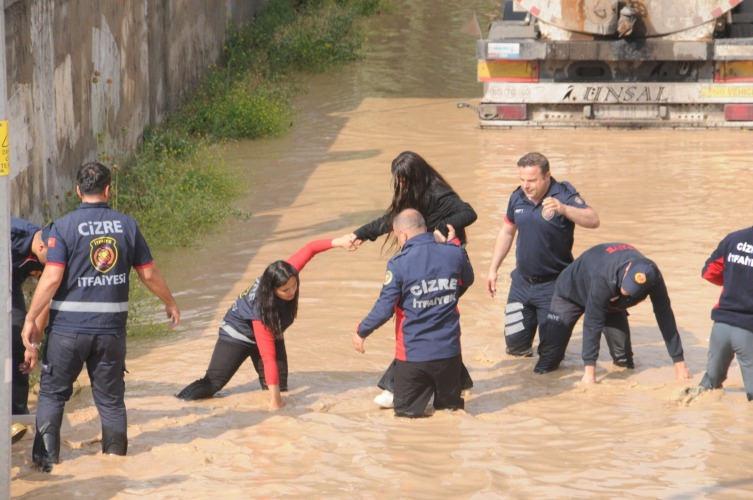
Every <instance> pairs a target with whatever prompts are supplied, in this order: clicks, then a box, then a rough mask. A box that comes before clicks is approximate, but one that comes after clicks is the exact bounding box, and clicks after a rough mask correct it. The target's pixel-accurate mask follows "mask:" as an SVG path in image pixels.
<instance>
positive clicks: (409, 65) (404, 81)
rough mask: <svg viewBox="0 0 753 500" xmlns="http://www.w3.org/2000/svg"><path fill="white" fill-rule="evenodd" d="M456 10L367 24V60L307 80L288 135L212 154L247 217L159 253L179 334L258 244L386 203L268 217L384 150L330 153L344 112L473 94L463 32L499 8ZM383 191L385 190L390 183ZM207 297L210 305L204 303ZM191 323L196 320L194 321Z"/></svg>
mask: <svg viewBox="0 0 753 500" xmlns="http://www.w3.org/2000/svg"><path fill="white" fill-rule="evenodd" d="M460 4H461V3H456V2H447V3H446V4H444V5H443V6H442V8H437V6H436V5H435V4H434V3H432V2H425V1H421V0H408V1H406V2H400V5H399V6H396V7H394V8H393V10H394V11H395V12H390V13H387V14H383V15H380V16H377V17H375V18H371V19H369V21H368V28H367V29H368V34H367V37H366V41H365V43H364V53H365V58H364V59H363V60H362V61H359V62H356V63H353V64H350V65H347V66H345V67H342V68H339V69H336V70H333V71H330V72H328V73H326V74H323V75H313V76H310V77H307V78H308V80H307V83H306V90H305V93H304V94H303V95H301V96H300V97H299V98H297V100H296V116H295V124H294V125H293V127H292V128H291V129H290V131H289V132H288V133H287V134H286V135H284V136H283V137H279V138H271V139H262V140H256V141H245V142H244V141H241V142H237V143H231V144H228V145H227V146H225V147H223V148H222V149H221V150H220V151H219V152H218V154H219V156H221V157H222V158H223V160H224V161H225V163H227V164H228V166H229V167H230V168H231V169H233V171H234V172H237V175H238V182H239V184H243V185H246V186H247V193H246V194H245V195H244V196H243V197H242V198H241V199H240V200H238V202H237V204H236V206H237V207H238V208H240V209H241V210H245V211H248V212H250V213H251V217H250V218H249V219H248V220H230V221H228V222H226V223H224V224H223V225H222V226H221V227H219V228H217V230H216V232H215V233H214V234H212V235H210V236H209V237H207V238H202V239H200V240H199V241H197V245H198V246H200V248H193V249H186V250H177V251H171V252H167V253H163V254H162V255H159V256H158V263H159V264H160V266H161V267H162V268H163V272H164V274H165V275H166V277H167V279H168V282H169V283H170V286H171V288H172V289H173V290H174V291H175V292H177V294H178V299H179V304H180V306H181V308H182V309H183V310H184V311H185V313H186V319H187V320H188V321H187V322H186V325H185V326H184V327H183V328H186V327H187V328H188V329H189V330H191V331H192V333H194V334H195V332H196V330H197V329H200V328H202V327H205V326H208V325H207V324H206V321H207V318H209V317H211V316H212V315H213V314H215V311H216V309H217V307H218V303H219V302H218V301H219V300H221V299H222V298H223V297H224V295H225V293H227V291H228V288H229V286H230V283H229V282H227V281H226V280H224V281H222V282H221V283H217V280H216V279H215V277H216V276H220V275H223V276H240V275H241V274H242V273H243V271H244V269H245V267H246V265H247V263H248V261H249V260H251V259H253V258H254V256H255V255H256V254H257V252H258V250H259V249H260V248H261V247H262V246H264V245H266V244H268V243H283V242H285V241H287V240H290V239H294V238H302V237H306V238H310V237H316V236H323V235H324V234H330V233H334V234H337V233H338V232H346V231H352V230H353V229H355V228H356V227H358V226H360V225H362V224H364V223H366V222H368V221H370V220H372V219H373V218H374V217H376V216H378V215H379V214H380V213H381V212H382V210H383V208H384V207H374V210H373V211H363V212H352V211H348V210H347V208H346V207H343V208H342V210H343V211H342V212H339V213H337V212H335V213H332V219H331V220H330V221H328V222H326V223H319V224H314V225H311V226H306V227H303V228H300V230H294V229H288V230H285V232H278V225H279V222H280V218H281V216H280V215H279V214H278V213H274V214H270V213H269V212H279V211H280V210H284V209H285V208H286V207H289V206H290V205H291V204H292V203H293V202H294V201H295V200H296V198H297V197H298V195H299V194H300V193H301V191H302V190H303V188H304V186H305V184H306V182H307V180H308V179H309V177H310V176H311V174H312V173H313V172H314V171H315V170H316V169H317V168H318V167H319V166H320V165H321V164H323V163H329V162H347V161H353V160H363V159H370V158H374V157H377V156H379V155H381V154H382V153H383V151H382V150H380V149H375V148H367V149H362V150H346V151H331V148H332V145H333V144H334V142H335V140H336V139H337V138H338V136H339V134H340V133H341V132H342V130H343V129H344V127H345V126H346V124H347V122H348V119H349V118H348V117H347V116H344V115H346V114H347V113H350V112H352V111H354V110H357V109H358V108H359V106H360V105H361V103H362V102H363V100H364V99H367V98H373V97H377V98H379V97H401V98H457V99H468V98H474V97H478V96H479V95H480V93H481V86H480V84H478V83H477V82H476V79H475V72H476V67H475V65H476V61H475V57H474V54H475V36H473V35H471V34H469V33H468V32H467V25H468V21H469V20H470V19H471V18H472V16H473V13H474V11H475V12H477V13H479V15H480V16H481V19H482V20H483V19H486V18H487V17H490V16H491V15H492V14H493V13H494V12H495V11H496V9H497V8H498V2H496V1H491V0H473V1H471V2H462V5H460ZM401 13H402V14H401ZM405 13H408V14H409V15H405ZM482 24H483V21H482ZM439 40H441V43H438V41H439ZM460 47H462V49H460ZM397 153H399V151H395V152H394V154H397ZM389 155H390V156H392V155H393V152H389ZM373 168H378V169H385V170H386V169H388V168H389V164H388V163H385V164H375V165H374V167H373ZM355 177H357V173H354V178H355ZM336 189H347V182H346V183H345V184H343V185H341V186H338V187H337V188H333V192H332V196H333V197H336V196H337V190H336ZM383 189H384V190H385V193H388V191H387V190H388V189H389V186H388V185H385V186H384V187H383ZM312 208H314V207H312ZM281 248H282V250H281V252H282V255H280V256H279V257H278V258H285V256H286V255H288V253H292V251H294V250H295V249H294V248H290V247H289V246H281ZM225 256H233V257H234V258H223V257H225ZM187 262H191V263H192V264H193V265H192V268H191V272H186V263H187ZM261 271H262V269H261V268H260V269H259V273H261ZM213 296H216V297H217V300H216V301H214V300H212V299H211V297H213ZM199 319H203V320H204V322H202V323H201V324H194V323H193V322H194V320H199ZM197 327H198V328H197ZM171 341H172V340H171ZM161 344H162V342H160V341H157V342H147V343H143V344H142V345H139V346H135V347H136V349H135V350H134V353H133V354H135V355H141V354H142V353H144V352H147V351H149V350H150V349H152V348H153V347H154V346H156V345H161Z"/></svg>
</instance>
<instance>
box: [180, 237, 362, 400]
mask: <svg viewBox="0 0 753 500" xmlns="http://www.w3.org/2000/svg"><path fill="white" fill-rule="evenodd" d="M349 246H350V241H349V236H348V235H346V236H342V237H340V238H335V239H333V240H315V241H312V242H309V243H308V244H307V245H305V246H304V247H303V248H301V249H300V250H298V251H297V252H296V253H295V254H293V256H291V257H290V258H289V259H287V260H277V261H275V262H272V263H271V264H270V265H269V266H267V268H266V269H265V270H264V273H263V274H262V275H261V277H259V278H257V279H256V281H254V282H253V283H252V284H251V286H249V287H248V288H247V289H246V290H245V291H244V292H243V293H241V294H240V296H239V297H238V298H237V299H236V300H235V302H234V303H233V305H232V306H231V307H230V309H228V311H227V313H225V317H224V319H223V320H222V323H220V330H219V338H218V339H217V343H216V344H215V346H214V352H213V353H212V359H211V360H210V361H209V368H207V371H206V374H205V375H204V377H203V378H200V379H199V380H196V381H194V382H192V383H191V384H189V385H188V386H186V387H185V388H184V389H183V390H182V391H180V392H179V393H178V394H176V397H178V398H180V399H185V400H194V399H204V398H211V397H212V396H214V394H215V393H216V392H217V391H219V390H220V389H222V388H223V387H224V386H225V384H227V383H228V381H230V378H231V377H232V376H233V375H234V374H235V372H236V371H238V368H239V367H240V366H241V364H243V362H244V361H245V360H246V358H248V357H251V359H252V361H253V363H254V368H255V369H256V372H257V373H258V374H259V383H260V384H261V387H262V389H269V396H270V407H271V408H272V409H274V410H276V409H279V408H281V407H282V406H283V405H284V403H283V401H282V397H281V396H280V391H286V390H287V378H288V366H287V355H286V352H285V340H284V338H283V333H284V332H285V330H286V329H287V328H288V327H289V326H290V325H292V324H293V321H295V318H296V313H297V312H298V294H299V285H300V281H299V278H298V275H299V273H300V272H301V270H303V267H304V266H305V265H306V264H307V263H308V261H310V260H311V259H312V258H313V257H314V255H316V254H318V253H320V252H324V251H326V250H329V249H331V248H333V247H340V248H348V247H349Z"/></svg>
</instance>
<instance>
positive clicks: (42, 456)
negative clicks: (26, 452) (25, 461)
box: [31, 430, 60, 472]
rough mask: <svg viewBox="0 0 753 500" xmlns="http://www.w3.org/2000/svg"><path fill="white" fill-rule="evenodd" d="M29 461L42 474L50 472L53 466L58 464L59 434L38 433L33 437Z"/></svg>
mask: <svg viewBox="0 0 753 500" xmlns="http://www.w3.org/2000/svg"><path fill="white" fill-rule="evenodd" d="M31 460H32V462H33V463H34V465H35V466H36V467H37V468H38V469H39V470H40V471H42V472H52V466H53V464H58V463H60V433H59V432H51V431H49V430H48V431H47V432H44V433H42V432H39V431H37V433H36V434H35V435H34V445H33V446H32V450H31Z"/></svg>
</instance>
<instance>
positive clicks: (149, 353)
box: [12, 0, 753, 498]
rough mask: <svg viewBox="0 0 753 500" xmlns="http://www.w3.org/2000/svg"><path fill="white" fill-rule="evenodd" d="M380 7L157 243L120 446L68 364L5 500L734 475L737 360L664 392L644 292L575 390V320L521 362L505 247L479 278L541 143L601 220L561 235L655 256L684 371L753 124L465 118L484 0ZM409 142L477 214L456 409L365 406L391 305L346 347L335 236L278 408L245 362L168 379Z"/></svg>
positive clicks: (330, 225)
mask: <svg viewBox="0 0 753 500" xmlns="http://www.w3.org/2000/svg"><path fill="white" fill-rule="evenodd" d="M461 3H462V4H463V6H462V7H460V6H457V5H456V4H461ZM399 4H400V5H399V6H398V7H396V8H395V10H394V11H393V12H392V13H388V14H385V15H383V16H381V17H379V18H377V19H375V20H373V21H372V22H371V25H372V30H373V34H372V35H370V37H369V41H368V47H370V49H369V52H368V56H367V57H366V59H365V60H363V61H361V62H359V63H356V64H353V65H351V66H348V67H346V68H344V69H342V70H338V71H336V72H334V73H330V74H328V75H323V76H315V77H310V78H309V85H308V88H309V90H308V92H307V94H306V95H303V96H301V97H300V99H299V100H298V103H297V105H298V108H299V111H298V116H297V120H296V125H295V126H294V127H293V129H292V130H291V132H290V133H289V134H288V135H287V136H285V137H282V138H277V139H269V140H263V141H255V142H248V143H238V144H232V145H229V146H227V147H225V148H223V149H222V150H221V151H219V152H218V154H222V156H223V157H224V158H225V161H226V162H227V163H228V164H229V165H230V166H231V168H234V169H236V170H237V173H238V179H239V182H242V183H245V184H247V185H248V186H249V187H248V195H247V196H245V197H244V198H243V199H242V200H240V201H239V202H238V205H239V207H241V208H243V209H246V210H249V211H251V212H252V214H253V216H252V217H251V218H250V219H249V220H247V221H231V222H229V223H228V224H226V225H225V226H224V227H222V228H220V229H219V230H218V232H217V233H216V234H214V235H212V236H211V237H209V238H206V239H202V240H201V241H200V242H199V246H198V247H197V248H195V249H191V250H185V251H180V252H173V253H170V254H163V255H161V256H160V259H159V264H160V266H161V267H162V268H163V270H164V272H165V274H166V275H167V277H168V280H169V281H170V283H171V286H172V288H173V290H175V292H176V295H177V298H178V300H179V302H180V304H181V306H182V308H183V312H184V318H185V323H184V326H183V327H182V328H181V330H180V332H179V333H178V334H175V335H173V336H171V337H169V338H167V339H163V340H159V341H155V342H151V343H149V344H132V345H131V346H130V347H129V349H130V354H129V359H128V369H129V371H130V373H129V374H128V375H127V398H126V403H127V406H128V416H129V437H130V448H129V455H128V457H126V458H120V457H107V456H102V455H101V454H100V453H99V443H98V441H97V439H98V435H99V420H98V417H97V414H96V410H95V409H94V407H93V405H92V403H91V396H90V391H89V389H88V387H87V384H88V382H87V381H86V379H85V378H82V384H83V385H84V390H83V391H82V393H81V394H80V395H79V396H77V397H76V398H75V399H74V400H73V401H71V402H70V403H69V404H68V408H67V423H66V424H65V426H64V430H63V438H64V439H65V440H66V444H65V445H64V446H63V449H62V460H63V462H62V463H61V464H60V465H59V466H57V467H56V468H55V470H54V472H53V473H52V475H49V476H48V475H43V474H41V473H38V472H34V471H32V470H31V468H30V464H29V455H30V448H31V439H30V438H29V437H27V438H25V439H24V440H23V441H22V442H21V443H20V444H19V445H16V446H15V447H14V448H13V469H12V478H13V482H12V492H13V495H14V497H19V498H52V497H58V498H67V497H81V498H111V497H114V498H128V497H141V496H149V497H151V498H209V497H215V498H242V497H247V496H277V495H289V496H330V495H332V496H336V497H351V496H356V497H367V498H370V497H395V496H398V495H400V496H407V497H419V498H434V497H438V496H461V497H470V496H474V497H479V498H485V497H533V496H537V497H541V496H543V497H574V496H588V497H615V496H643V497H656V496H661V497H673V498H685V497H689V496H692V497H705V496H722V497H738V496H742V495H745V494H750V491H751V490H753V474H751V472H750V471H751V465H753V438H752V437H751V436H752V435H753V420H752V419H750V417H749V415H750V412H751V406H750V405H749V404H747V402H746V401H745V394H744V392H743V391H742V384H741V380H740V375H739V370H738V368H737V364H736V363H735V364H733V366H732V369H731V371H730V379H729V381H728V384H727V389H726V390H725V391H724V392H721V391H717V392H714V393H711V394H708V395H704V396H703V397H701V398H700V399H699V400H697V401H694V402H692V403H690V404H683V403H682V401H681V400H679V399H678V397H677V394H678V391H679V390H680V389H681V388H682V387H683V386H684V385H688V384H678V383H676V382H674V381H673V373H672V369H671V361H670V359H669V357H668V355H667V353H666V350H665V348H664V344H663V342H662V339H661V336H660V334H659V331H658V329H657V327H656V323H655V321H654V319H653V315H652V313H651V307H650V305H648V304H643V305H640V306H638V307H636V308H634V309H632V310H631V324H632V326H633V330H634V333H633V336H634V337H633V338H634V340H633V344H634V350H635V352H636V365H637V366H636V369H635V371H623V370H620V369H612V368H611V363H610V362H609V360H608V354H607V353H605V352H604V351H605V350H606V349H605V347H604V346H602V347H603V349H602V357H601V362H600V364H599V366H598V369H597V379H598V381H599V383H598V384H596V385H595V386H593V387H589V388H585V387H581V386H580V385H579V384H578V380H579V378H580V372H581V369H582V368H581V362H580V335H579V331H580V326H578V327H576V336H575V337H574V339H573V341H572V342H571V344H570V347H569V349H568V354H567V358H566V360H565V363H564V366H563V368H562V369H561V370H559V371H558V372H556V373H555V374H552V375H548V376H534V375H533V374H532V372H531V369H532V365H533V360H531V359H524V360H520V359H511V358H509V357H507V356H506V355H505V354H504V345H503V339H502V334H501V331H502V328H503V321H502V313H503V307H504V300H505V298H506V290H507V287H508V285H509V278H508V277H507V275H508V274H509V272H510V271H511V270H512V268H513V266H514V258H513V256H512V255H511V256H510V257H509V258H508V259H507V260H506V261H505V262H504V264H503V266H502V269H501V275H502V276H503V278H502V279H501V280H500V284H499V287H500V291H501V293H500V294H499V296H498V297H497V298H496V299H495V300H491V299H489V298H488V297H487V296H486V294H485V277H486V273H487V269H488V265H489V259H490V257H491V251H492V247H493V242H494V238H495V236H496V232H497V230H498V228H499V225H500V224H501V221H502V216H503V213H504V208H505V206H506V203H507V198H508V196H509V194H510V192H511V191H512V190H513V189H514V188H515V187H516V183H517V171H516V168H515V167H514V165H515V161H516V160H517V158H518V157H520V156H521V155H522V154H523V153H525V152H528V151H532V150H537V151H541V152H543V153H545V154H546V155H547V156H548V157H549V159H550V161H551V163H552V166H553V174H554V176H555V177H556V178H557V179H567V180H569V181H571V182H572V183H573V184H574V185H575V186H577V187H578V188H579V190H580V192H581V194H582V196H583V197H584V198H585V199H586V200H587V201H588V202H589V203H590V204H591V205H592V206H594V207H595V208H596V209H597V210H598V212H599V214H600V216H601V220H602V225H601V227H600V228H599V229H597V230H593V231H589V230H583V229H579V230H577V232H576V244H575V253H576V255H577V254H578V253H580V252H581V251H582V250H583V249H585V248H588V247H590V246H591V245H593V244H596V243H599V242H604V241H626V242H630V243H633V244H635V245H636V246H637V247H638V248H639V249H640V250H642V251H643V252H644V253H645V254H647V255H648V256H650V257H651V258H653V259H655V260H656V262H657V263H658V264H659V266H660V268H661V269H662V272H663V273H664V275H665V277H666V280H667V283H668V287H669V291H670V295H671V298H672V302H673V306H674V311H675V314H676V316H677V320H678V324H679V327H680V329H681V333H682V338H683V343H684V346H685V352H686V358H687V361H688V364H689V366H690V368H691V370H692V372H693V374H694V377H693V381H692V382H693V383H697V382H698V380H699V379H700V377H701V375H702V373H703V370H704V366H705V357H706V348H707V343H708V333H709V330H710V326H711V321H710V319H709V310H710V308H711V306H712V305H713V304H714V303H715V300H716V298H717V296H718V293H719V289H718V288H716V287H714V286H712V285H710V284H708V283H705V282H703V281H702V280H701V279H700V276H699V274H700V268H701V266H702V264H703V262H704V260H705V258H706V256H707V255H708V254H709V253H710V252H711V250H712V249H713V248H714V247H715V245H716V244H717V242H718V240H719V239H721V238H722V237H723V236H724V235H725V234H726V233H727V232H729V231H731V230H734V229H737V228H740V227H744V226H746V225H750V223H751V217H750V214H751V208H752V206H753V187H751V183H750V182H749V176H750V175H751V173H753V160H752V159H751V152H752V151H753V146H751V136H750V134H749V133H746V132H732V131H728V132H719V131H618V130H551V131H550V130H546V131H543V130H507V131H483V130H480V129H479V128H478V127H477V125H476V121H475V117H474V116H473V114H472V113H469V112H468V111H463V110H458V109H456V103H457V102H458V101H460V100H468V99H473V98H474V97H476V96H478V95H479V94H480V89H479V87H478V86H477V85H476V84H475V83H474V81H473V79H474V73H473V72H474V61H473V43H474V42H473V39H472V38H471V37H468V36H467V35H464V34H463V33H462V32H461V28H462V26H463V25H464V24H465V23H466V21H467V20H468V18H469V17H470V12H471V9H472V8H475V9H477V11H478V12H479V13H480V14H481V18H482V23H483V19H484V14H486V13H490V12H492V11H493V10H494V8H495V4H496V2H492V1H481V0H476V1H473V2H428V1H418V0H414V1H407V2H399ZM405 149H411V150H414V151H417V152H419V153H421V154H423V155H424V156H425V157H426V158H427V159H428V160H429V161H430V163H432V164H433V165H434V166H435V167H436V168H438V169H439V170H440V171H441V172H442V173H443V174H444V175H446V177H447V179H448V180H449V181H450V182H451V183H452V184H453V186H454V187H455V188H456V190H457V191H458V192H459V193H460V194H461V196H463V197H464V198H465V199H466V200H468V201H470V202H471V203H472V204H473V206H474V207H475V209H476V211H477V212H478V213H479V220H478V222H477V223H476V224H474V225H473V226H472V227H471V228H470V230H469V238H470V243H469V247H468V250H469V253H470V256H471V260H472V262H473V265H474V268H475V270H476V275H477V281H476V284H475V285H474V286H473V288H472V289H471V290H470V291H469V293H468V294H467V295H466V296H465V297H464V298H463V300H462V304H461V308H462V327H463V348H464V357H465V360H466V363H467V364H468V366H469V368H470V371H471V373H472V375H473V377H474V379H475V382H476V386H475V387H474V389H473V390H472V391H471V394H470V395H469V396H468V397H467V398H466V411H464V412H455V413H445V412H439V413H437V414H435V415H434V416H433V417H432V418H429V419H424V420H417V421H408V420H401V419H396V418H394V417H393V416H392V414H391V412H390V411H382V410H379V409H377V408H376V407H375V406H374V405H373V403H372V402H371V399H372V398H373V397H374V396H375V395H376V394H377V393H378V389H377V388H376V387H375V385H374V384H375V382H376V380H377V379H378V377H379V375H380V373H381V371H382V370H383V369H384V367H385V366H386V365H387V363H388V362H389V361H390V359H391V358H392V354H393V348H394V340H393V338H394V337H393V333H392V323H388V324H387V325H385V326H384V327H382V329H381V330H379V331H378V332H376V333H375V334H374V335H373V336H372V337H370V338H369V340H368V341H367V344H366V349H367V352H366V354H364V355H360V354H357V353H356V352H354V351H353V350H352V348H351V346H350V334H351V332H352V331H353V328H354V327H355V325H356V323H357V322H358V321H359V320H360V319H361V318H362V317H363V316H364V315H365V314H366V313H367V312H368V310H369V308H370V307H371V305H372V303H373V301H374V299H375V298H376V296H377V294H378V292H379V288H380V284H381V281H382V278H383V273H384V267H385V262H386V259H387V257H388V256H386V255H384V254H381V253H380V244H378V243H377V244H366V245H365V246H364V247H362V248H361V249H360V250H359V251H358V252H356V253H347V252H344V251H341V250H338V249H335V250H332V251H330V252H328V253H325V254H322V255H320V256H318V257H317V258H315V259H314V260H313V261H312V262H311V263H310V264H309V265H308V267H307V268H306V269H305V270H304V272H303V274H302V286H301V288H302V296H301V305H300V312H299V318H298V320H297V321H296V323H295V324H294V325H293V326H292V327H291V328H290V330H289V331H288V332H287V334H286V338H287V345H288V356H289V362H290V367H291V372H292V373H291V376H290V387H291V392H290V393H289V394H288V395H286V397H285V400H286V402H287V406H286V407H285V408H284V409H283V410H282V411H279V412H276V413H272V412H269V411H267V409H266V408H267V396H266V394H264V393H262V392H261V391H259V390H258V386H257V381H256V377H255V375H254V374H253V372H252V369H251V366H250V364H248V363H247V364H245V365H244V366H243V367H242V368H241V369H240V371H239V372H238V374H237V375H236V376H235V377H234V378H233V380H232V381H231V383H230V384H229V385H228V386H227V387H226V388H225V389H224V390H223V391H222V392H221V397H217V398H214V399H212V400H209V401H204V402H194V403H188V402H183V401H179V400H177V399H175V398H173V397H172V394H174V393H175V392H177V391H178V390H179V389H180V388H181V387H183V386H184V385H185V384H187V383H188V382H190V381H192V380H194V379H195V378H198V377H199V376H201V375H202V374H203V370H204V369H205V368H206V365H207V363H208V360H209V356H210V354H211V350H212V346H213V345H214V342H215V340H216V336H217V331H216V327H217V322H218V320H219V318H220V317H221V316H222V314H223V313H224V311H225V310H226V308H227V307H228V306H229V304H230V303H231V302H232V300H233V298H234V297H235V296H236V295H237V294H238V293H239V292H240V291H241V290H243V289H244V288H245V287H246V286H247V285H248V283H249V282H250V281H251V280H253V279H254V278H255V277H256V276H257V275H258V274H259V273H260V272H261V271H262V270H263V268H264V267H265V266H266V264H267V263H269V262H270V261H272V260H275V259H278V258H285V257H287V256H289V255H290V254H292V253H293V252H294V251H295V250H296V249H297V248H298V247H299V246H301V245H302V244H304V243H305V242H306V241H308V240H309V239H312V238H319V237H324V236H327V235H332V236H334V235H340V234H343V233H345V232H349V231H351V230H352V229H354V228H355V227H357V226H358V225H360V224H361V223H363V222H366V221H368V220H370V218H371V217H373V216H375V215H377V214H378V213H379V212H380V211H381V209H383V208H384V207H385V206H386V204H387V202H388V199H389V162H390V160H391V159H392V158H393V157H394V156H395V155H396V154H397V153H399V152H400V151H402V150H405ZM605 354H606V355H605Z"/></svg>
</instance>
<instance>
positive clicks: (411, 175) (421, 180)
mask: <svg viewBox="0 0 753 500" xmlns="http://www.w3.org/2000/svg"><path fill="white" fill-rule="evenodd" d="M391 170H392V189H393V194H392V203H391V204H390V208H389V209H388V212H387V213H388V214H389V215H390V220H392V219H394V218H395V216H396V215H397V214H399V213H400V212H401V211H403V210H405V209H406V208H414V209H416V210H418V211H419V212H421V213H422V214H423V216H424V217H428V216H429V214H427V213H426V209H427V208H428V204H429V199H430V198H431V193H432V192H434V191H436V190H437V188H445V189H449V190H452V187H451V186H450V184H449V183H448V182H447V181H446V180H444V177H442V175H441V174H440V173H439V172H437V171H436V170H434V168H433V167H432V166H431V165H429V164H428V163H427V162H426V160H424V159H423V158H422V157H421V156H420V155H419V154H418V153H414V152H413V151H403V152H402V153H400V154H399V155H397V157H396V158H395V159H394V160H392V168H391Z"/></svg>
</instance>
